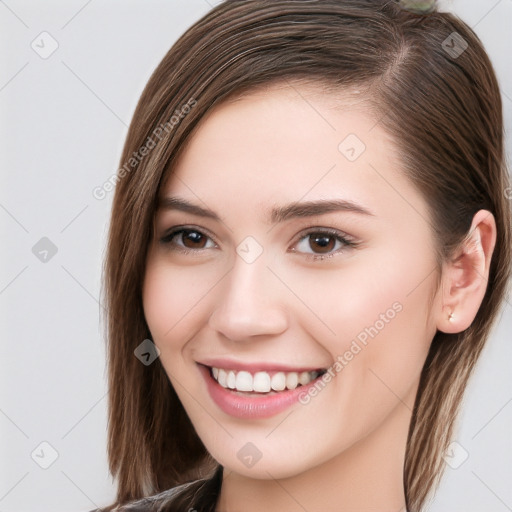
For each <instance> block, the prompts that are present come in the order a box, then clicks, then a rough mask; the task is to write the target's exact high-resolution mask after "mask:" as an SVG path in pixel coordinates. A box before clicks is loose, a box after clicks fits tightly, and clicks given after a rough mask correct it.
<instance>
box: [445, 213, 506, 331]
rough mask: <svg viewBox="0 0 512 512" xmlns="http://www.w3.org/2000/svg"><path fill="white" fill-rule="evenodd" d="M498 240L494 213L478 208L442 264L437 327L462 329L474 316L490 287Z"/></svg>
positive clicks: (452, 329) (454, 329)
mask: <svg viewBox="0 0 512 512" xmlns="http://www.w3.org/2000/svg"><path fill="white" fill-rule="evenodd" d="M495 244H496V222H495V220H494V216H493V214H492V213H491V212H489V211H487V210H479V211H478V212H477V213H476V214H475V216H474V217H473V221H472V223H471V228H470V229H469V232H468V234H467V236H466V238H465V239H464V241H463V242H462V243H461V245H460V246H459V248H458V249H457V251H456V252H455V254H454V257H453V258H452V259H451V260H450V261H447V262H446V263H445V264H444V265H443V274H442V278H441V294H442V297H441V300H442V308H441V311H440V312H439V315H438V318H437V329H438V330H440V331H442V332H446V333H457V332H462V331H464V330H465V329H467V328H468V327H469V326H470V325H471V323H472V322H473V320H474V319H475V316H476V314H477V313H478V309H479V308H480V304H481V303H482V300H483V298H484V295H485V292H486V289H487V281H488V279H489V267H490V264H491V257H492V253H493V251H494V246H495Z"/></svg>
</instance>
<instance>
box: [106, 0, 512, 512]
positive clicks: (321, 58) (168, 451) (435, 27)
mask: <svg viewBox="0 0 512 512" xmlns="http://www.w3.org/2000/svg"><path fill="white" fill-rule="evenodd" d="M409 3H410V2H409ZM404 4H405V3H404V2H402V3H398V2H396V1H393V0H343V1H341V0H273V1H265V0H245V1H242V0H226V1H225V2H223V3H221V4H220V5H218V6H217V7H215V8H214V9H212V10H211V11H210V12H209V13H208V14H207V15H206V16H204V17H203V18H202V19H200V20H199V21H198V22H197V23H195V24H194V25H193V26H192V27H191V28H189V29H188V30H187V31H186V32H185V33H184V34H183V35H182V36H181V38H180V39H179V40H178V41H177V42H176V43H175V44H174V45H173V47H172V48H171V49H170V50H169V52H168V53H167V54H166V55H165V57H164V58H163V60H162V61H161V63H160V64H159V65H158V67H157V68H156V70H155V71H154V73H153V74H152V76H151V78H150V80H149V82H148V83H147V85H146V88H145V90H144V92H143V94H142V96H141V98H140V100H139V103H138V105H137V108H136V110H135V113H134V116H133V119H132V122H131V125H130V128H129V132H128V135H127V138H126V143H125V146H124V150H123V153H122V156H121V166H122V167H120V169H119V171H118V175H117V185H116V190H115V197H114V201H113V208H112V216H111V221H110V233H109V240H108V247H107V257H106V260H105V268H104V272H105V274H104V276H105V277H104V292H105V302H106V306H107V310H108V313H107V323H106V325H107V333H106V336H107V341H108V355H107V359H108V361H107V362H108V372H109V373H108V379H109V418H108V420H109V423H108V457H109V464H110V470H111V472H112V474H113V475H114V476H115V477H116V479H117V483H118V493H117V499H116V502H115V504H113V505H112V506H111V507H110V508H113V507H114V506H116V505H121V504H123V503H127V502H129V501H130V500H136V499H140V498H143V497H145V496H149V495H151V494H155V493H158V492H161V491H164V490H166V489H169V488H171V487H173V486H175V485H177V484H181V483H184V482H188V481H194V480H195V479H198V480H197V482H196V483H195V484H192V485H191V486H188V487H187V488H186V489H184V491H183V493H182V495H183V496H185V495H186V496H188V497H189V499H188V500H184V501H183V502H182V503H183V505H179V504H178V498H173V499H172V500H170V501H169V504H170V505H169V507H170V508H168V510H188V509H189V507H192V506H195V507H196V509H197V510H214V506H215V493H212V488H211V485H209V486H208V484H211V483H212V482H213V477H215V478H217V479H218V475H219V471H217V472H216V473H215V474H214V475H213V471H214V470H215V469H216V468H217V467H218V466H217V463H216V462H215V461H214V460H213V459H212V458H211V457H210V456H209V455H208V453H207V451H206V449H205V447H204V445H203V444H202V442H201V441H200V439H199V437H198V436H197V434H196V432H195V430H194V427H193V425H192V424H191V422H190V420H189V419H188V417H187V415H186V413H185V411H184V409H183V407H182V405H181V403H180V401H179V399H178V397H177V395H176V393H175V391H174V389H173V388H172V386H171V384H170V382H169V379H168V377H167V375H166V373H165V371H164V369H163V367H162V365H161V364H160V361H159V359H157V360H156V361H155V362H154V363H153V364H151V365H147V366H146V365H144V364H141V361H140V360H139V359H138V358H137V357H135V356H134V351H135V349H136V348H137V347H138V346H139V345H140V344H141V342H143V340H145V339H151V333H150V331H149V328H148V325H147V323H146V321H145V318H144V313H143V305H142V282H143V277H144V272H145V260H146V252H147V248H148V246H149V244H150V241H151V236H152V225H153V218H154V214H155V210H156V200H157V196H158V193H159V190H160V188H161V186H162V184H163V183H164V180H165V179H166V178H168V176H169V175H170V173H171V172H172V168H173V164H174V163H175V162H176V161H177V158H178V157H179V155H180V153H181V152H182V151H183V150H184V149H185V148H186V142H187V140H189V139H190V135H191V133H192V132H193V130H194V129H195V128H196V127H197V126H198V123H200V121H201V119H202V118H203V117H204V116H205V114H206V113H208V112H209V111H211V109H212V108H213V107H215V106H216V105H218V104H219V103H220V102H222V101H223V100H225V99H227V98H228V97H230V96H233V95H239V94H243V93H245V92H248V91H251V90H254V89H255V88H257V87H260V86H264V85H268V84H270V83H273V82H277V81H283V80H286V81H292V80H306V81H309V82H312V83H317V84H318V85H320V86H322V87H328V88H329V90H330V91H332V93H333V94H336V91H343V90H346V89H347V87H351V86H357V87H358V88H362V89H363V90H365V91H366V94H365V99H366V101H367V103H368V104H369V105H371V108H372V112H373V113H374V114H375V119H376V120H378V121H379V122H380V123H381V125H382V126H383V127H384V129H385V130H386V131H387V132H388V133H389V134H390V135H391V137H392V138H393V140H394V142H395V144H396V147H397V148H398V150H399V154H400V156H401V161H402V163H403V171H404V172H405V174H406V175H407V176H408V177H409V179H410V180H411V181H412V183H413V184H415V185H416V187H417V188H418V190H419V191H420V192H421V193H422V195H423V197H424V198H425V200H426V202H427V203H428V205H429V207H430V214H431V224H432V229H433V233H434V236H435V239H436V240H437V242H438V243H437V249H438V253H439V257H440V258H448V257H449V256H450V254H451V251H452V250H453V248H454V247H457V245H458V244H459V243H460V242H461V241H462V240H463V239H464V237H465V235H466V234H467V232H468V229H469V227H470V225H471V221H472V217H473V215H474V214H475V213H476V212H477V211H478V210H479V209H482V208H484V209H487V210H489V211H491V212H492V213H493V214H494V216H495V219H496V223H497V243H496V246H495V250H494V254H493V257H492V261H491V266H490V276H489V282H488V287H487V291H486V295H485V297H484V299H483V302H482V304H481V307H480V309H479V311H478V314H477V315H476V318H475V320H474V322H473V324H472V325H471V326H470V327H469V328H468V329H467V330H465V331H464V332H462V333H459V334H443V333H441V332H438V333H437V334H436V335H435V337H434V339H433V341H432V345H431V349H430V352H429V354H428V357H427V360H426V362H425V365H424V368H423V371H422V375H421V381H420V386H419V390H418V394H417V398H416V403H415V407H414V410H413V415H412V420H411V424H410V431H409V437H408V443H407V449H406V459H405V468H404V484H405V491H406V500H407V506H408V508H409V510H410V511H411V512H417V511H419V510H420V509H421V508H422V506H423V505H424V504H425V502H426V500H427V497H428V496H429V493H430V492H431V491H432V490H433V489H434V488H435V486H436V484H437V482H438V479H439V478H440V475H441V473H442V470H443V459H442V455H443V452H444V450H445V449H446V447H447V445H448V443H449V442H450V440H451V436H452V431H453V429H454V424H455V419H456V415H457V411H458V408H459V406H460V403H461V399H462V396H463V392H464V389H465V387H466V384H467V381H468V379H469V377H470V374H471V372H472V369H473V368H474V366H475V362H476V361H477V359H478V356H479V354H480V352H481V350H482V347H483V345H484V343H485V341H486V338H487V337H488V334H489V332H490V329H491V326H492V324H493V322H494V321H495V319H496V317H497V314H498V312H499V309H500V306H501V304H502V302H503V299H504V296H505V293H506V285H507V280H508V278H509V275H510V258H511V256H510V252H511V231H510V229H511V228H510V224H511V220H510V204H509V202H508V201H507V198H506V195H505V190H506V189H507V187H508V183H507V178H508V174H507V170H506V168H505V155H504V137H503V119H502V105H501V97H500V92H499V88H498V84H497V80H496V77H495V73H494V70H493V67H492V65H491V62H490V60H489V58H488V56H487V54H486V52H485V50H484V48H483V47H482V44H481V42H480V40H479V39H478V37H477V36H476V34H475V33H474V32H473V31H472V30H471V29H470V28H469V27H468V26H467V25H466V24H465V23H463V22H462V21H461V20H459V19H458V18H457V17H456V16H454V15H452V14H449V13H443V12H439V11H438V10H437V9H436V8H434V9H431V10H430V11H429V12H428V13H426V14H418V13H417V12H416V11H411V10H406V9H405V8H404V7H403V5H404ZM454 33H456V34H454ZM450 38H451V39H450ZM144 148H145V149H146V150H145V151H144V150H143V149H144ZM220 469H221V468H220ZM212 475H213V476H212ZM199 479H202V480H199ZM193 496H195V497H196V499H195V501H194V500H193V499H192V497H193ZM206 496H210V497H211V499H210V498H208V499H209V503H210V504H209V505H208V506H205V505H204V503H205V501H208V499H206ZM173 500H174V501H173ZM171 502H172V503H174V504H173V505H172V506H171ZM200 503H203V505H202V508H200V506H201V505H200ZM208 507H209V508H208ZM110 508H109V509H110Z"/></svg>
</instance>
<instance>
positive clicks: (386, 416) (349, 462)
mask: <svg viewBox="0 0 512 512" xmlns="http://www.w3.org/2000/svg"><path fill="white" fill-rule="evenodd" d="M299 92H300V94H299ZM345 100H346V101H344V102H341V100H340V95H338V98H335V97H334V96H332V95H326V94H325V93H324V92H322V91H321V90H319V89H315V87H313V86H311V87H308V86H306V85H304V84H302V85H299V84H296V85H295V86H293V87H291V86H281V87H274V88H270V89H267V90H263V91H260V92H252V93H251V94H249V95H246V96H244V97H242V98H239V99H237V100H236V101H230V102H225V103H223V104H221V105H219V106H218V107H216V108H215V109H214V111H213V112H211V113H210V115H208V116H207V117H206V118H205V119H204V120H203V122H202V124H201V125H200V127H199V129H198V131H197V132H196V133H195V134H194V136H193V138H192V139H191V141H190V145H189V146H188V147H187V149H186V151H185V152H184V153H183V155H182V157H181V158H180V160H179V162H178V164H177V166H176V168H175V172H174V174H173V175H171V177H170V179H169V180H168V181H167V182H166V183H165V186H164V187H163V189H162V191H161V192H162V193H161V195H162V197H168V196H172V197H176V198H180V199H185V200H187V201H189V202H190V203H193V204H194V205H197V206H200V207H202V208H204V209H208V210H211V211H213V212H215V213H216V214H217V216H218V217H219V220H215V219H213V218H210V217H203V216H200V215H197V214H195V213H191V212H185V211H180V210H178V209H173V208H161V209H159V211H158V212H157V215H156V218H155V228H154V229H155V231H154V241H153V243H152V245H151V246H150V247H149V251H148V258H147V269H146V275H145V280H144V286H143V303H144V312H145V316H146V320H147V322H148V325H149V328H150V330H151V334H152V336H153V340H154V342H155V344H156V345H157V346H158V348H159V349H160V352H161V353H160V360H161V363H162V365H163V367H164V368H165V371H166V372H167V375H168V376H169V379H170V381H171V383H172V385H173V387H174V389H175V390H176V392H177V394H178V396H179V398H180V400H181V402H182V404H183V406H184V408H185V410H186V412H187V414H188V415H189V417H190V419H191V421H192V423H193V425H194V427H195V429H196V431H197V433H198V435H199V437H200V438H201V440H202V441H203V443H204V444H205V446H206V448H207V449H208V451H209V452H210V453H211V454H212V456H213V457H214V458H215V459H216V460H217V461H218V462H219V463H220V464H222V466H223V467H224V480H223V484H222V489H221V495H220V499H219V503H218V510H219V511H221V512H236V511H240V510H244V511H245V512H256V511H258V512H259V511H261V510H265V511H267V512H274V511H283V510H286V511H287V512H296V511H297V512H299V511H304V510H307V511H308V512H317V511H318V512H319V511H334V510H336V511H340V512H349V511H350V512H352V511H358V512H377V511H378V512H384V511H386V512H388V511H389V512H399V511H405V496H404V488H403V465H404V456H405V446H406V439H407V432H408V427H409V422H410V418H411V410H412V407H413V404H414V399H415V396H416V392H417V387H418V382H419V376H420V373H421V369H422V366H423V363H424V361H425V358H426V356H427V353H428V349H429V345H430V343H431V341H432V338H433V336H434V334H435V333H436V330H438V329H439V330H442V331H445V332H460V331H462V330H464V329H466V328H467V327H468V326H469V325H470V324H471V322H472V320H473V319H474V317H475V315H476V313H477V311H478V307H479V305H480V303H481V301H482V298H483V296H484V293H485V287H486V278H487V276H488V271H489V261H490V255H491V254H492V250H493V247H494V243H495V231H496V228H495V223H494V218H493V216H492V215H491V214H490V213H489V212H486V211H483V210H482V211H480V212H478V213H477V214H476V215H475V217H474V219H473V223H472V226H471V233H472V237H471V239H470V240H469V241H468V244H467V246H462V247H461V250H460V252H459V253H458V254H457V255H456V256H457V257H456V258H455V259H454V260H453V262H446V263H445V264H443V268H442V277H441V282H440V286H439V288H436V285H437V277H438V274H437V273H436V269H437V264H436V256H435V252H434V245H433V237H432V232H431V226H430V224H429V222H428V221H427V219H428V218H429V215H428V210H427V204H426V203H425V201H424V199H423V198H422V196H421V195H420V194H419V192H418V191H417V190H416V189H415V188H414V187H413V186H412V185H411V183H410V182H409V181H408V180H407V179H406V178H405V176H404V175H403V174H402V173H401V172H400V164H399V159H398V155H397V153H396V151H395V149H394V146H393V143H392V141H391V140H390V138H389V137H388V136H387V134H386V133H385V132H384V131H383V129H382V128H381V127H380V125H378V124H376V122H375V120H374V119H373V118H372V117H371V116H370V115H369V114H367V113H366V111H365V109H364V102H358V101H353V97H350V98H349V97H348V96H347V97H346V98H345ZM340 105H341V107H340ZM348 134H355V135H356V136H357V137H358V138H359V139H360V140H361V141H363V143H364V144H365V146H366V149H365V150H364V152H363V153H362V154H361V155H360V156H359V157H358V158H357V159H355V160H354V161H350V160H349V159H348V158H346V156H345V154H343V153H342V151H343V149H342V150H340V149H338V146H339V144H340V142H342V141H343V140H344V139H345V137H346V136H347V135H348ZM356 150H357V148H356ZM349 154H350V156H352V152H350V151H349ZM333 199H337V200H345V201H351V202H353V203H356V204H357V205H358V206H359V207H361V208H364V209H365V210H367V211H368V212H369V213H360V212H357V211H349V210H338V211H331V212H327V213H325V212H324V213H321V214H315V215H313V216H307V217H290V218H287V219H286V220H282V221H281V222H278V223H276V224H271V223H269V219H268V211H269V210H270V209H272V208H274V207H281V206H284V205H288V204H290V203H293V204H296V203H297V202H301V203H303V202H309V201H318V200H324V201H326V200H333ZM182 226H186V227H187V229H188V230H189V231H188V236H187V233H186V234H185V236H183V234H179V233H178V234H176V235H175V236H174V237H173V238H172V239H170V240H169V237H167V243H162V242H161V241H160V240H161V239H162V238H163V237H164V236H165V235H167V234H169V233H170V232H171V228H179V227H182ZM309 228H314V229H312V230H311V229H309ZM325 229H330V230H336V231H337V232H340V235H341V236H344V237H345V238H348V240H349V241H351V242H353V245H347V244H345V243H344V242H343V241H342V240H340V239H338V238H336V236H337V235H332V234H325ZM178 231H179V229H178ZM315 233H316V234H317V235H316V236H309V235H311V234H315ZM318 233H320V234H318ZM322 233H323V234H322ZM201 235H202V236H201ZM307 235H308V236H307ZM248 236H250V237H253V239H254V240H255V241H256V242H257V244H258V245H257V246H256V247H259V248H261V249H262V252H261V254H260V255H259V256H258V257H257V258H256V259H255V260H254V261H250V262H248V261H247V260H246V259H244V258H243V257H241V256H240V255H239V254H237V252H236V249H237V246H239V244H241V242H243V241H244V240H245V239H246V237H248ZM319 238H320V242H321V241H322V240H323V241H324V242H329V243H328V244H327V245H328V246H327V247H325V243H324V245H322V244H319V243H318V239H319ZM247 247H248V246H247V245H246V246H245V249H246V250H247ZM251 247H252V248H251V249H250V250H251V251H255V250H256V249H254V247H255V246H251ZM187 249H188V250H189V252H188V253H184V252H183V250H187ZM315 254H316V255H321V254H324V255H331V256H332V257H327V258H325V259H323V260H322V259H316V260H314V259H313V257H314V255H315ZM432 297H433V300H432V301H431V300H430V299H431V298H432ZM452 312H453V317H452V319H451V320H449V314H450V313H452ZM372 326H373V327H374V330H373V331H372V333H373V336H367V340H366V341H367V343H366V344H362V343H359V346H360V350H359V351H357V353H356V354H355V355H352V356H350V353H352V354H354V353H355V352H356V350H353V351H352V352H351V347H354V345H353V341H354V340H357V339H359V340H360V339H362V338H364V334H361V333H364V332H366V333H368V331H365V329H368V328H370V327H372ZM358 336H359V338H357V337H358ZM351 344H352V345H351ZM347 351H348V352H347ZM339 357H342V358H343V361H344V364H343V368H342V369H341V370H340V371H336V372H335V377H333V378H332V379H331V380H330V381H329V382H327V383H326V385H325V387H324V388H323V389H321V391H320V392H318V393H317V394H315V395H314V396H309V400H308V401H307V403H299V402H297V403H294V404H292V405H291V406H290V407H288V408H287V409H286V410H284V411H282V412H279V413H277V414H274V415H272V416H270V417H266V418H239V417H234V416H232V415H230V414H228V413H226V412H225V411H224V410H222V409H221V408H219V406H218V405H217V403H215V401H213V400H212V398H211V396H210V394H209V392H208V389H207V385H206V384H205V379H204V376H203V375H202V373H201V372H200V369H199V368H200V366H199V363H201V362H203V363H204V362H205V361H209V360H211V359H213V358H223V359H228V360H229V361H234V362H241V363H255V362H256V363H258V362H267V363H269V364H281V365H286V366H287V367H290V368H296V367H307V368H324V369H327V368H332V367H333V365H334V364H335V362H336V361H340V359H339ZM345 363H346V364H345ZM306 398H307V397H306ZM247 443H252V445H253V446H254V447H256V449H257V452H258V453H259V454H260V455H261V458H259V460H258V461H257V462H256V463H255V464H254V465H252V466H251V467H249V466H248V465H247V464H245V463H244V461H243V460H242V458H241V457H239V456H238V453H239V451H240V450H241V449H242V448H243V447H244V446H246V444H247ZM251 449H252V450H254V448H251Z"/></svg>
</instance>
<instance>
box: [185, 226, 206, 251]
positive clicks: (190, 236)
mask: <svg viewBox="0 0 512 512" xmlns="http://www.w3.org/2000/svg"><path fill="white" fill-rule="evenodd" d="M181 239H182V241H183V245H184V246H185V247H187V248H189V249H204V246H205V244H206V241H207V237H206V236H204V235H203V234H202V233H199V231H189V230H183V231H182V233H181Z"/></svg>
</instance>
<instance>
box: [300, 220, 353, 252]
mask: <svg viewBox="0 0 512 512" xmlns="http://www.w3.org/2000/svg"><path fill="white" fill-rule="evenodd" d="M355 246H356V242H355V241H354V240H352V238H351V237H349V235H345V233H342V232H341V231H337V230H333V229H327V228H323V229H316V230H315V231H313V230H310V231H309V232H306V233H304V234H303V236H302V237H301V238H300V239H299V241H298V242H297V243H296V244H295V246H294V248H293V249H292V252H298V253H302V254H305V255H306V258H307V259H313V260H314V259H324V258H330V257H331V256H335V255H336V254H338V253H341V252H344V251H346V250H348V249H351V248H353V247H355Z"/></svg>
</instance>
